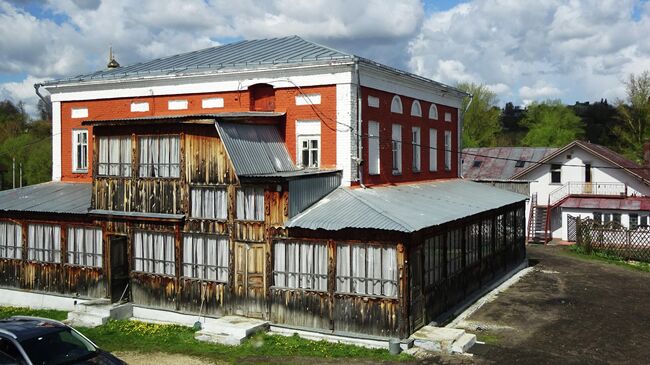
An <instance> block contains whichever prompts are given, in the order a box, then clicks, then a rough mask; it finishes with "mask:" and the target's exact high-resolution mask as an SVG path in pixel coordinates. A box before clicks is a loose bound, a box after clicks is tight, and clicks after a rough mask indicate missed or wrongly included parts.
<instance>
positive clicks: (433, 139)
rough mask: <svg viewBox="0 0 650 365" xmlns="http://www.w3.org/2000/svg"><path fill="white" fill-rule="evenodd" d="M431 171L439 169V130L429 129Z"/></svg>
mask: <svg viewBox="0 0 650 365" xmlns="http://www.w3.org/2000/svg"><path fill="white" fill-rule="evenodd" d="M429 171H431V172H434V171H438V131H437V130H436V129H435V128H431V129H429Z"/></svg>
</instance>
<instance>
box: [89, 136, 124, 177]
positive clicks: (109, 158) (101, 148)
mask: <svg viewBox="0 0 650 365" xmlns="http://www.w3.org/2000/svg"><path fill="white" fill-rule="evenodd" d="M115 146H116V147H117V150H115V149H114V148H113V147H115ZM97 147H98V148H97V152H96V153H97V154H98V156H97V175H98V176H122V177H130V176H131V168H132V164H131V148H132V147H131V136H99V137H97ZM115 153H117V158H115V156H114V154H115Z"/></svg>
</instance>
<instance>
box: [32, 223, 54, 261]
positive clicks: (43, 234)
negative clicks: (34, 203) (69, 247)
mask: <svg viewBox="0 0 650 365" xmlns="http://www.w3.org/2000/svg"><path fill="white" fill-rule="evenodd" d="M27 259H28V260H33V261H41V262H53V263H60V262H61V227H59V226H54V225H49V224H30V225H29V226H27Z"/></svg>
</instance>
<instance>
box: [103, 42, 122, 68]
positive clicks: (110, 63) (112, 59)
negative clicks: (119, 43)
mask: <svg viewBox="0 0 650 365" xmlns="http://www.w3.org/2000/svg"><path fill="white" fill-rule="evenodd" d="M106 67H108V68H118V67H120V64H119V63H117V61H115V57H113V46H111V47H110V48H109V50H108V65H106Z"/></svg>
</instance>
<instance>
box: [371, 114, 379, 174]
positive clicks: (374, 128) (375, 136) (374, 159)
mask: <svg viewBox="0 0 650 365" xmlns="http://www.w3.org/2000/svg"><path fill="white" fill-rule="evenodd" d="M379 161H380V157H379V122H375V121H370V122H368V173H369V174H370V175H379V169H380V167H379Z"/></svg>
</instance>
